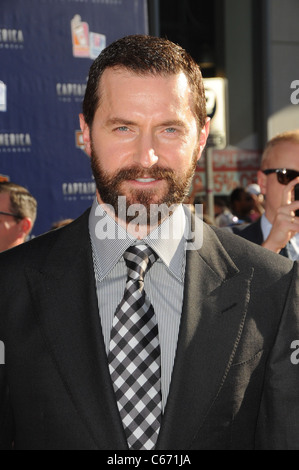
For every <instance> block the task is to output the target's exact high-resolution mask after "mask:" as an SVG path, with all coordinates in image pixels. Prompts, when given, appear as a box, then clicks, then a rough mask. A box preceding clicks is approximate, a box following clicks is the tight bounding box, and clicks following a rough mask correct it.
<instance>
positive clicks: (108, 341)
mask: <svg viewBox="0 0 299 470" xmlns="http://www.w3.org/2000/svg"><path fill="white" fill-rule="evenodd" d="M80 119H81V128H82V131H83V137H84V142H85V145H86V151H87V153H88V154H89V155H90V157H91V162H92V168H93V173H94V176H95V181H96V184H97V196H96V198H95V201H94V204H93V206H92V208H91V209H90V210H88V211H87V212H86V213H85V214H83V216H81V217H80V218H79V219H78V220H76V221H75V222H73V223H72V224H71V225H69V226H67V227H65V228H62V229H60V230H58V231H54V232H51V233H48V234H46V235H44V236H42V237H39V238H37V239H35V240H33V241H31V242H29V243H28V244H26V245H25V246H22V247H19V248H16V249H14V250H12V251H10V252H6V253H4V254H2V255H1V257H0V265H1V270H0V286H1V287H0V312H1V313H0V339H1V341H2V344H4V345H5V364H2V365H1V366H0V397H1V400H0V423H1V426H0V448H1V449H9V448H12V447H14V448H15V449H55V450H56V449H99V450H128V449H130V450H132V451H133V450H142V449H147V450H154V449H155V450H168V451H170V450H174V451H175V450H191V449H195V450H196V449H299V438H298V436H299V399H298V390H299V373H298V367H296V361H295V360H294V359H295V356H296V354H295V355H294V352H296V349H295V348H296V341H297V340H298V339H299V312H298V265H297V264H296V263H295V264H293V263H292V262H290V261H289V260H286V259H283V258H282V257H281V258H278V257H277V256H276V255H274V254H271V253H270V252H267V251H266V250H263V249H262V248H260V247H254V246H252V245H251V244H249V243H248V242H246V241H244V240H242V239H241V238H236V237H235V236H234V235H232V234H226V233H223V232H222V231H221V230H220V231H219V230H217V229H213V228H211V227H208V226H206V225H203V224H202V223H200V221H198V220H197V217H191V216H190V213H189V212H188V209H187V208H185V207H183V205H182V203H183V201H184V198H185V195H186V194H187V193H188V191H189V188H190V184H191V180H192V177H193V174H194V170H195V167H196V164H197V161H198V159H199V158H200V156H201V154H202V151H203V148H204V146H205V143H206V139H207V136H208V130H209V122H208V120H207V117H206V111H205V94H204V87H203V82H202V77H201V73H200V69H199V67H198V66H197V64H196V63H195V62H194V61H193V59H192V58H191V57H190V56H189V55H188V54H187V53H186V52H185V51H184V50H183V49H182V48H180V47H179V46H176V45H175V44H173V43H171V42H169V41H167V40H164V39H159V38H152V37H146V36H130V37H126V38H124V39H121V40H119V41H116V42H115V43H113V44H112V45H110V46H109V47H108V48H107V49H106V50H105V51H104V52H103V53H102V54H101V55H100V56H99V58H98V59H97V60H96V61H95V63H94V64H93V66H92V67H91V71H90V76H89V81H88V86H87V91H86V96H85V100H84V107H83V114H82V115H81V116H80ZM136 213H138V216H137V217H136ZM190 221H191V222H192V224H191V225H190ZM136 253H138V255H136ZM142 253H143V254H145V256H144V257H143V255H141V254H142ZM139 258H141V261H140V263H139ZM124 292H125V294H124ZM132 299H133V300H132ZM134 299H135V300H136V299H137V300H136V302H135V300H134ZM149 313H150V315H149ZM136 318H137V321H135V319H136ZM130 322H131V323H132V324H133V327H132V328H130V327H128V323H130ZM140 325H142V326H140ZM149 325H150V326H149ZM144 330H145V331H144ZM128 332H129V336H127V333H128ZM136 359H137V360H138V364H137V363H136ZM116 360H117V365H115V361H116ZM124 400H125V404H123V403H124Z"/></svg>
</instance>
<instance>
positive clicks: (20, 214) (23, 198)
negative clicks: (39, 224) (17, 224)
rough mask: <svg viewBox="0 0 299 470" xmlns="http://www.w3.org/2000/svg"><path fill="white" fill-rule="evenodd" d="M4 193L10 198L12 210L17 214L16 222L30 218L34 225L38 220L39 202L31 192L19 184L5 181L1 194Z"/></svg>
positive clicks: (0, 185) (0, 187)
mask: <svg viewBox="0 0 299 470" xmlns="http://www.w3.org/2000/svg"><path fill="white" fill-rule="evenodd" d="M3 193H8V194H9V196H10V208H11V209H10V210H11V212H12V213H13V214H15V216H16V220H21V219H25V218H26V217H29V218H30V219H31V221H32V225H33V224H34V222H35V220H36V214H37V201H36V199H35V198H34V197H33V196H32V195H31V194H30V192H29V191H28V190H27V189H26V188H23V187H22V186H19V185H18V184H15V183H11V182H6V181H5V182H3V183H0V194H3Z"/></svg>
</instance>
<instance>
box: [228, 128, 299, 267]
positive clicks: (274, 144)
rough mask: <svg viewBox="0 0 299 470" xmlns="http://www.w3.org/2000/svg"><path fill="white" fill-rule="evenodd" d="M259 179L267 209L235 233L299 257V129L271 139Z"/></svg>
mask: <svg viewBox="0 0 299 470" xmlns="http://www.w3.org/2000/svg"><path fill="white" fill-rule="evenodd" d="M258 181H259V185H260V187H261V192H262V194H264V195H265V198H266V202H265V213H264V214H263V216H262V218H261V219H260V220H258V221H257V222H255V223H254V224H252V225H250V226H247V227H245V228H244V229H240V228H234V229H233V231H234V233H235V234H237V235H240V236H241V237H243V238H245V239H247V240H249V241H251V242H253V243H256V244H258V245H262V246H263V247H264V248H267V249H268V250H270V251H273V252H274V253H278V254H281V255H283V256H285V257H287V258H290V259H291V260H293V261H295V260H298V259H299V217H298V216H296V211H298V210H299V201H295V200H294V199H295V187H296V186H297V185H298V184H299V129H298V130H295V131H289V132H284V133H282V134H279V135H277V136H276V137H274V138H273V139H272V140H270V141H269V142H268V144H267V146H266V148H265V151H264V153H263V157H262V163H261V170H260V171H259V173H258ZM297 187H298V186H297Z"/></svg>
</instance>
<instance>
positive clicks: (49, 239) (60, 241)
mask: <svg viewBox="0 0 299 470" xmlns="http://www.w3.org/2000/svg"><path fill="white" fill-rule="evenodd" d="M89 212H90V210H88V211H86V212H85V213H84V214H83V215H82V216H81V217H79V218H78V219H76V220H75V221H74V222H72V223H71V224H69V225H67V226H65V227H63V228H60V229H57V230H53V231H50V232H47V233H45V234H43V235H40V236H39V237H36V238H34V239H33V240H30V241H29V242H27V243H24V244H23V245H20V246H18V247H16V248H13V249H11V250H8V251H5V252H3V253H1V254H0V266H1V271H2V272H3V271H5V269H9V268H10V267H11V268H12V269H19V270H20V269H22V267H24V266H27V265H30V266H32V265H33V266H34V265H35V264H36V263H38V264H40V263H42V261H43V259H45V258H46V257H48V255H49V253H50V252H51V250H52V248H53V247H54V246H55V245H61V246H63V245H70V244H71V243H72V241H73V240H76V239H78V238H82V237H84V235H88V217H89ZM85 232H86V233H85Z"/></svg>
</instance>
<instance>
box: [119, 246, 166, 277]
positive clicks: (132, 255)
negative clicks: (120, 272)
mask: <svg viewBox="0 0 299 470" xmlns="http://www.w3.org/2000/svg"><path fill="white" fill-rule="evenodd" d="M124 259H125V262H126V265H127V268H128V276H129V278H130V279H133V280H134V281H137V280H138V281H143V280H144V277H145V275H146V273H147V272H148V271H149V270H150V268H151V267H152V266H153V264H154V263H155V262H156V261H157V259H158V255H157V254H156V253H155V252H154V251H153V250H152V249H151V248H149V247H148V246H147V245H136V246H131V247H130V248H129V249H128V250H127V251H126V252H125V253H124Z"/></svg>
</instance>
